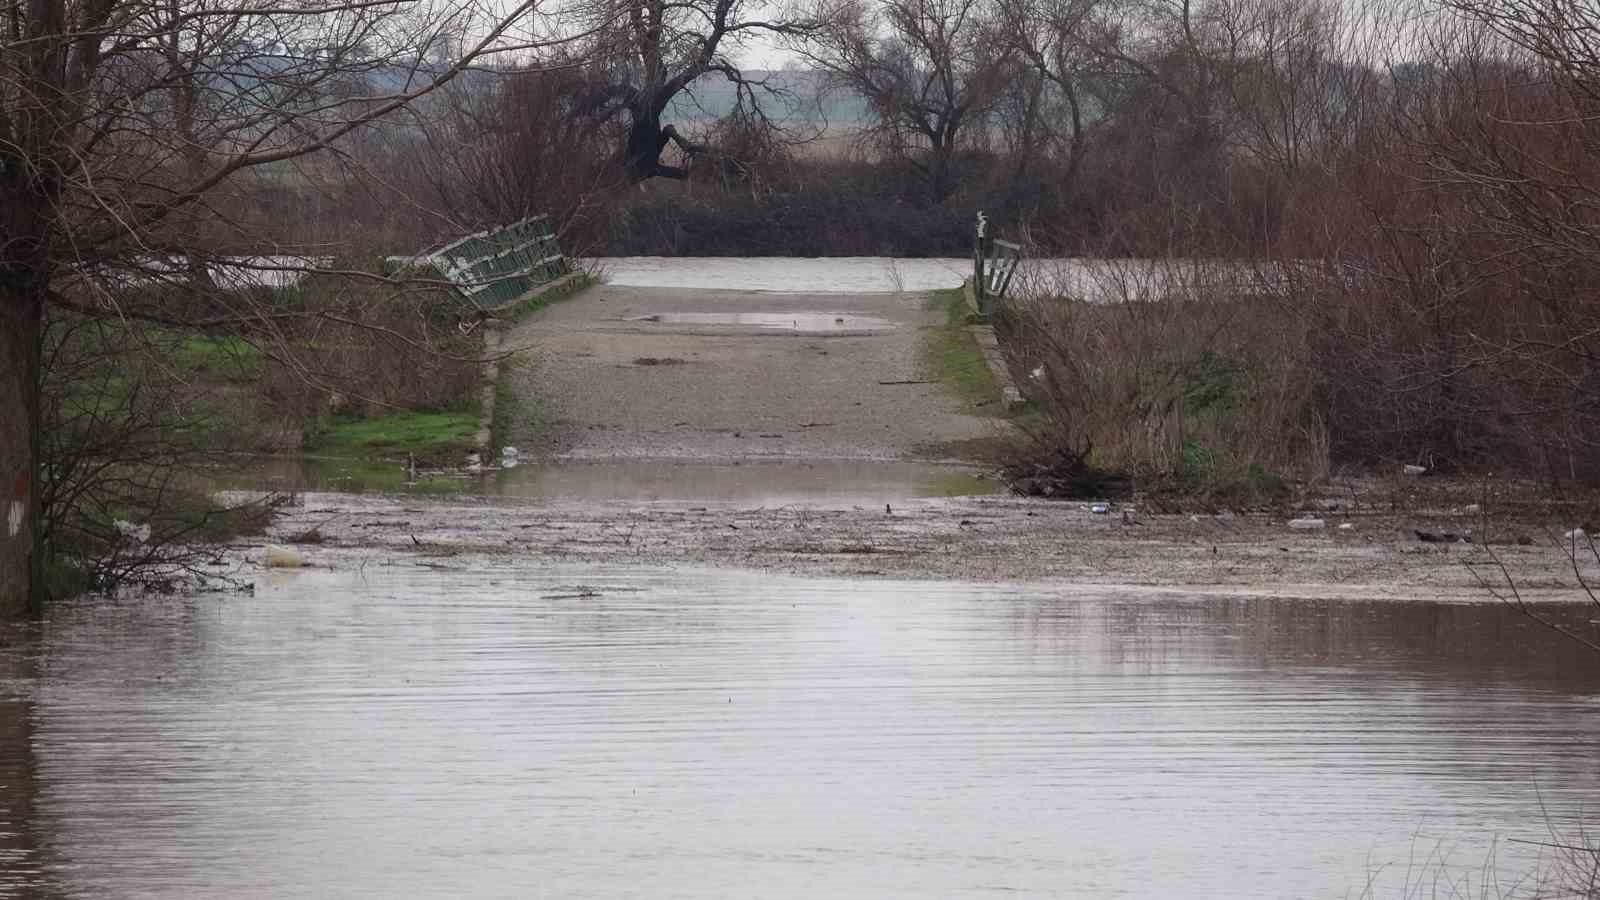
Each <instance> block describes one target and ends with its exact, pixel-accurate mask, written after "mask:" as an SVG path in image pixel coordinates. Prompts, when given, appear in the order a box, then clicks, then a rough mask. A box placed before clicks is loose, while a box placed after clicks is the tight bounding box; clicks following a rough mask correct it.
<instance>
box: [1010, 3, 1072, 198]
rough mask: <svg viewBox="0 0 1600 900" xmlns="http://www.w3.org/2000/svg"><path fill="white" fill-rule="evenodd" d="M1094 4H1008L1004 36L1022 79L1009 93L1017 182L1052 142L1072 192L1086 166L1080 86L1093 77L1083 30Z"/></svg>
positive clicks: (1063, 178)
mask: <svg viewBox="0 0 1600 900" xmlns="http://www.w3.org/2000/svg"><path fill="white" fill-rule="evenodd" d="M1093 6H1094V3H1093V0H1005V2H1003V4H1002V21H1003V22H1004V23H1005V26H1004V30H1003V31H1002V35H1003V37H1004V39H1006V40H1008V41H1009V42H1010V43H1011V46H1012V48H1013V50H1014V52H1015V53H1016V56H1017V62H1018V77H1017V78H1016V79H1014V80H1013V81H1012V83H1011V85H1010V87H1009V89H1008V94H1009V95H1010V97H1012V98H1013V99H1012V101H1011V106H1012V113H1013V114H1012V115H1011V116H1010V118H1011V120H1012V121H1014V122H1015V123H1017V125H1018V126H1019V127H1018V129H1017V130H1018V132H1019V134H1018V136H1017V138H1016V140H1015V141H1014V145H1013V147H1012V148H1011V151H1012V154H1013V156H1014V158H1015V160H1016V169H1015V171H1016V176H1017V177H1019V178H1020V177H1022V176H1023V175H1024V174H1026V172H1027V170H1028V167H1029V165H1030V164H1031V163H1032V162H1033V159H1034V156H1035V154H1036V153H1037V152H1038V149H1039V148H1040V147H1042V146H1045V145H1048V144H1049V143H1051V142H1052V141H1053V142H1055V143H1058V144H1059V145H1061V146H1060V155H1062V156H1064V157H1065V163H1064V166H1063V170H1062V173H1061V177H1060V183H1061V186H1062V187H1063V188H1066V189H1069V190H1070V188H1071V186H1072V184H1073V182H1074V181H1076V179H1077V174H1078V171H1079V169H1080V168H1081V166H1082V161H1083V154H1084V149H1085V146H1086V143H1087V142H1086V133H1085V126H1086V123H1085V121H1084V107H1083V96H1082V95H1083V85H1082V81H1083V80H1084V79H1085V78H1087V77H1090V68H1091V67H1090V60H1091V57H1090V55H1089V54H1088V53H1086V52H1085V50H1084V42H1083V33H1082V32H1083V28H1084V26H1085V24H1086V21H1087V20H1088V17H1089V15H1090V13H1091V11H1092V10H1093Z"/></svg>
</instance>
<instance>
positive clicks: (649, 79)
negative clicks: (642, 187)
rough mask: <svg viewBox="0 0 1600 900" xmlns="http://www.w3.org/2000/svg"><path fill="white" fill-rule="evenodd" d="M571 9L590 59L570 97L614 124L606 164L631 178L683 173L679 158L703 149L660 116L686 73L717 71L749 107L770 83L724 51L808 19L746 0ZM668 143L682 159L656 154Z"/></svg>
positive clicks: (624, 2) (807, 25) (807, 28)
mask: <svg viewBox="0 0 1600 900" xmlns="http://www.w3.org/2000/svg"><path fill="white" fill-rule="evenodd" d="M577 12H578V14H579V15H580V16H582V17H584V19H585V20H586V21H587V22H588V24H589V25H590V26H591V27H592V29H593V30H594V32H595V37H594V38H593V40H592V41H591V42H590V43H588V44H587V45H586V46H585V48H584V55H585V56H586V58H588V59H590V60H592V63H591V64H590V66H589V67H588V69H587V72H588V73H589V79H588V84H587V86H586V88H585V89H584V90H583V91H582V92H580V93H578V94H576V95H575V96H574V98H573V102H574V103H575V104H576V107H577V108H578V109H580V110H582V111H583V112H585V113H586V114H587V115H588V116H589V117H590V119H591V121H592V122H594V123H595V126H596V127H605V126H607V125H609V124H610V123H613V122H621V123H622V133H621V135H620V138H621V147H620V149H619V151H618V153H617V155H616V159H615V163H616V166H617V168H618V169H619V171H621V172H622V173H624V175H625V176H626V177H627V178H629V179H631V180H632V181H634V182H640V181H645V180H648V179H651V178H657V177H660V178H677V179H682V178H685V177H687V175H688V162H689V161H690V160H692V159H693V157H694V156H695V155H696V154H699V153H701V152H703V151H704V148H703V147H701V146H700V145H699V144H696V143H694V142H693V141H691V140H689V139H688V137H686V136H685V135H684V134H683V133H682V132H680V131H679V130H678V128H677V127H676V126H675V125H673V124H672V123H670V122H663V119H664V118H665V117H666V116H667V114H668V111H669V107H671V106H672V104H673V101H674V100H676V99H678V98H679V97H682V96H685V95H686V94H687V93H689V92H691V90H692V86H693V85H694V83H695V82H696V81H698V80H699V79H701V78H703V77H706V76H718V77H721V78H723V79H725V80H726V81H728V82H730V83H732V84H733V85H734V86H735V89H736V92H737V94H738V97H739V101H740V102H741V104H748V105H750V106H754V107H757V108H759V106H760V100H761V99H762V97H763V96H765V95H768V94H771V93H773V92H776V91H777V90H778V89H777V86H776V85H775V84H774V83H773V82H771V81H769V80H768V79H767V78H765V77H747V76H746V74H745V72H744V70H742V69H741V68H740V67H739V65H738V64H737V63H736V61H735V59H734V57H733V54H734V52H735V51H737V50H738V49H740V48H741V47H744V46H746V45H748V44H749V43H750V42H751V41H752V40H756V39H767V40H773V39H780V38H798V37H804V36H805V35H807V34H810V33H811V32H813V31H814V30H815V29H816V27H817V26H816V23H815V21H814V20H813V19H811V18H810V17H808V16H806V15H803V14H800V13H798V12H796V11H794V10H788V9H783V8H777V7H770V6H767V5H765V4H763V3H760V2H752V0H678V2H668V0H586V3H585V4H583V5H581V6H579V7H578V9H577ZM669 143H670V144H675V145H676V146H677V147H678V148H679V149H680V150H681V151H682V152H683V154H684V155H685V157H686V159H685V161H684V162H683V163H682V164H677V165H674V164H670V163H667V162H664V161H663V155H664V154H665V152H666V150H667V145H668V144H669Z"/></svg>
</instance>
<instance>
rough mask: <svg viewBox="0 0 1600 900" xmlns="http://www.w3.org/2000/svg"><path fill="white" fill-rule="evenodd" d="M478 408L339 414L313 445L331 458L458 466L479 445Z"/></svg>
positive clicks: (325, 427) (311, 442) (322, 430)
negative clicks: (364, 415)
mask: <svg viewBox="0 0 1600 900" xmlns="http://www.w3.org/2000/svg"><path fill="white" fill-rule="evenodd" d="M477 437H478V413H477V410H460V411H448V412H440V411H413V410H400V411H396V412H391V413H389V414H388V415H384V416H379V417H376V418H370V419H358V418H354V417H345V416H339V417H335V418H333V419H329V420H327V421H325V422H323V423H322V424H321V427H319V428H318V430H317V433H316V434H315V435H314V436H313V438H312V440H311V441H309V442H308V448H309V449H312V450H314V451H316V452H317V453H319V454H323V455H326V456H342V457H349V458H356V459H372V458H398V457H403V456H405V455H406V454H408V453H409V454H413V455H415V456H416V457H417V459H418V460H419V461H426V462H430V463H432V462H442V463H449V464H456V463H459V462H460V461H461V459H462V458H463V457H465V456H466V454H468V453H470V452H472V451H473V450H475V449H476V445H477Z"/></svg>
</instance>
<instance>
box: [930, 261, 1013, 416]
mask: <svg viewBox="0 0 1600 900" xmlns="http://www.w3.org/2000/svg"><path fill="white" fill-rule="evenodd" d="M928 305H929V307H930V308H932V309H938V310H942V311H943V312H944V314H945V315H944V318H945V321H944V322H943V323H941V324H939V325H935V326H933V327H932V328H929V329H927V331H926V332H925V333H924V337H923V343H922V347H921V348H920V355H921V362H922V366H923V370H924V371H925V372H926V373H927V374H928V375H929V377H932V378H934V379H937V380H938V381H939V383H941V384H943V385H944V386H945V388H946V389H947V390H949V391H950V393H951V394H953V395H955V396H956V397H957V398H959V399H960V400H961V401H962V402H963V403H964V404H966V405H969V406H984V405H988V404H998V403H999V401H1000V387H999V385H997V384H995V381H994V375H993V374H992V373H990V371H989V364H988V363H987V362H986V361H985V360H984V358H983V352H982V351H980V350H979V349H978V342H977V341H976V340H974V339H973V337H972V332H971V331H968V330H967V325H968V321H967V317H968V311H967V305H966V301H965V300H964V299H963V298H962V296H961V289H960V288H952V289H950V290H944V291H934V292H933V293H932V295H931V296H930V298H929V300H928ZM996 409H997V410H998V406H997V407H996Z"/></svg>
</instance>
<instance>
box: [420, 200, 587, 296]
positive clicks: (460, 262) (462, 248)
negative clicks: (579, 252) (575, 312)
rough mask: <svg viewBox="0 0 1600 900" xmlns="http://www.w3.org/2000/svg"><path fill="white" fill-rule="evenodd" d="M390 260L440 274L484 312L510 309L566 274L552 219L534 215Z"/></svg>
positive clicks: (564, 261) (564, 260)
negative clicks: (497, 308) (437, 247)
mask: <svg viewBox="0 0 1600 900" xmlns="http://www.w3.org/2000/svg"><path fill="white" fill-rule="evenodd" d="M390 262H391V263H396V264H399V265H401V266H403V267H405V268H412V269H417V268H431V269H433V270H435V271H437V272H438V273H439V274H440V275H441V276H443V277H444V278H445V279H447V280H449V281H450V283H452V284H454V285H455V287H456V290H458V291H460V292H461V294H462V296H464V297H466V298H467V299H468V300H471V301H472V302H473V303H475V304H477V306H478V307H479V308H482V309H494V308H496V307H501V306H505V305H506V304H508V303H512V302H514V301H515V300H517V299H518V298H519V297H521V296H523V295H524V294H526V293H528V292H529V291H531V290H533V289H534V288H536V287H538V286H539V285H542V284H544V283H546V282H549V281H554V280H555V279H557V278H560V277H561V276H562V275H565V274H566V273H567V260H566V257H564V256H563V255H562V254H561V248H560V246H558V245H557V243H556V236H555V233H554V232H553V231H551V230H550V220H549V217H548V216H529V217H528V218H526V219H522V220H521V221H517V222H512V223H511V224H510V225H502V226H500V227H499V228H491V229H489V230H488V231H480V232H478V233H477V234H469V235H467V236H466V237H464V238H461V239H459V240H456V241H452V242H451V243H449V244H446V245H445V246H443V247H441V248H440V249H438V250H435V251H434V252H432V253H427V254H424V255H422V256H415V257H410V258H399V257H396V258H391V259H390Z"/></svg>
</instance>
